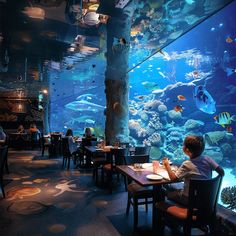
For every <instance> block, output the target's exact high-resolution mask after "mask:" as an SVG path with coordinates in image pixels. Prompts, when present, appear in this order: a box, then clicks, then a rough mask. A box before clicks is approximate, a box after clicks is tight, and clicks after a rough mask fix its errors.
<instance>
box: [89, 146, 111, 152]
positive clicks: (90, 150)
mask: <svg viewBox="0 0 236 236" xmlns="http://www.w3.org/2000/svg"><path fill="white" fill-rule="evenodd" d="M85 148H86V149H87V150H88V151H89V152H92V153H95V152H110V151H111V149H112V148H114V147H113V146H105V147H104V148H98V147H97V146H85Z"/></svg>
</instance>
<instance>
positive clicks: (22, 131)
mask: <svg viewBox="0 0 236 236" xmlns="http://www.w3.org/2000/svg"><path fill="white" fill-rule="evenodd" d="M17 133H18V134H24V133H26V131H25V128H24V126H23V125H19V127H18V128H17Z"/></svg>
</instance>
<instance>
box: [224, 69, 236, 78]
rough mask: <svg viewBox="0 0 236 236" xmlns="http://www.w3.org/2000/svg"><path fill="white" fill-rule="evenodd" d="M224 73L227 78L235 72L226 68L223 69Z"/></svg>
mask: <svg viewBox="0 0 236 236" xmlns="http://www.w3.org/2000/svg"><path fill="white" fill-rule="evenodd" d="M225 72H226V73H227V76H230V75H232V74H233V73H235V72H236V69H233V68H228V67H227V68H226V69H225Z"/></svg>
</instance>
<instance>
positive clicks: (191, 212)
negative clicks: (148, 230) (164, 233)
mask: <svg viewBox="0 0 236 236" xmlns="http://www.w3.org/2000/svg"><path fill="white" fill-rule="evenodd" d="M221 182H222V176H221V175H218V176H217V177H215V178H212V179H191V180H190V185H189V196H188V206H183V205H180V204H177V203H175V202H172V201H167V202H158V203H157V204H156V207H157V209H158V212H159V217H158V222H157V223H158V224H159V229H162V230H163V228H164V224H171V225H177V226H179V225H182V226H183V229H184V234H185V235H191V228H194V227H195V228H203V227H204V229H208V226H209V228H210V231H211V233H212V235H215V234H214V229H215V219H216V206H217V199H218V195H219V191H220V186H221Z"/></svg>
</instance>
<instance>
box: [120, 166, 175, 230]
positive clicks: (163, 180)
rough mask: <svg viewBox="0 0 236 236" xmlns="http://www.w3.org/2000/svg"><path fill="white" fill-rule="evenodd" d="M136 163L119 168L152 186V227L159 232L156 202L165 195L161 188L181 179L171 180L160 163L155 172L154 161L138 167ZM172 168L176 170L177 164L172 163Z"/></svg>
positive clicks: (140, 181)
mask: <svg viewBox="0 0 236 236" xmlns="http://www.w3.org/2000/svg"><path fill="white" fill-rule="evenodd" d="M135 167H136V166H135V165H119V166H117V167H116V168H117V170H118V171H119V172H120V173H121V174H123V175H125V176H127V177H128V178H130V179H131V180H133V181H135V182H137V183H138V184H140V185H141V186H143V187H148V186H152V189H153V205H152V229H153V231H154V232H157V231H158V229H159V226H160V225H159V224H158V223H160V222H158V212H157V210H156V207H155V204H156V203H157V202H158V201H161V200H163V196H162V194H161V188H162V186H163V185H166V184H171V183H176V182H179V181H173V180H170V178H169V176H168V173H167V171H166V170H165V168H164V167H163V166H162V165H160V166H159V167H158V169H157V172H156V173H155V174H154V173H153V165H152V163H144V164H141V165H138V168H137V167H136V168H135ZM171 169H172V170H173V171H175V170H176V169H177V166H174V165H172V166H171Z"/></svg>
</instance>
